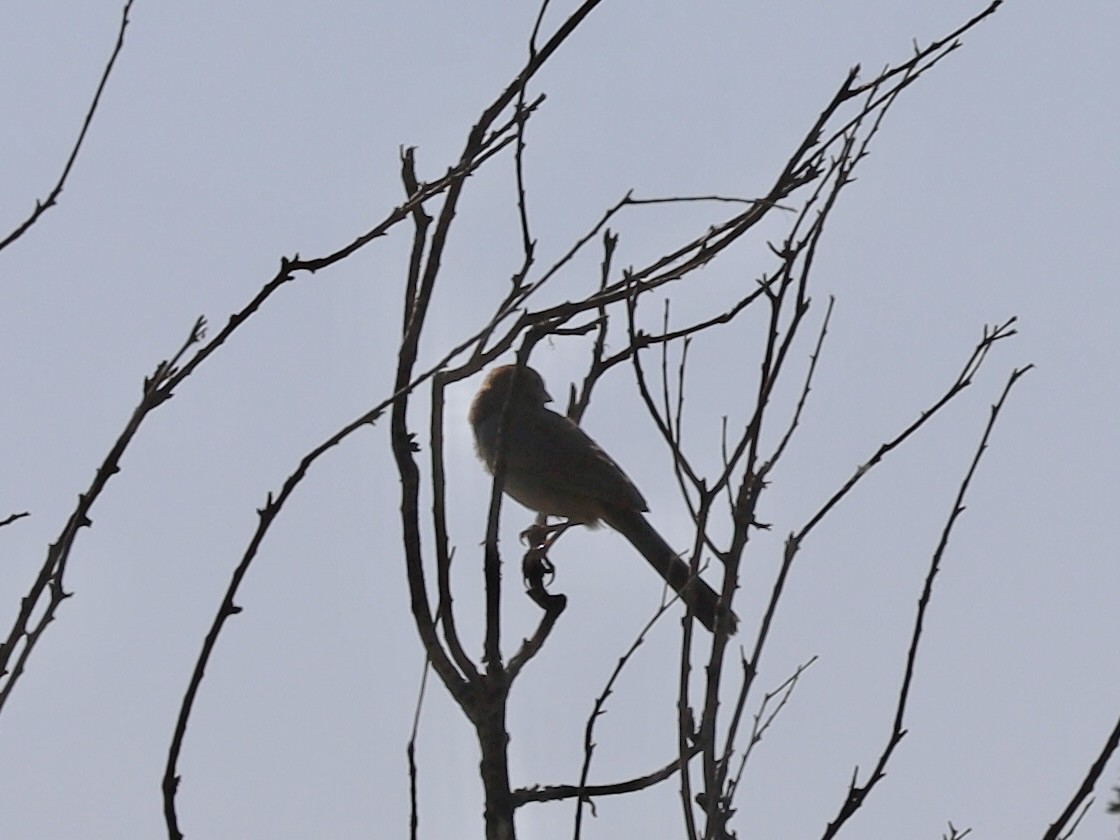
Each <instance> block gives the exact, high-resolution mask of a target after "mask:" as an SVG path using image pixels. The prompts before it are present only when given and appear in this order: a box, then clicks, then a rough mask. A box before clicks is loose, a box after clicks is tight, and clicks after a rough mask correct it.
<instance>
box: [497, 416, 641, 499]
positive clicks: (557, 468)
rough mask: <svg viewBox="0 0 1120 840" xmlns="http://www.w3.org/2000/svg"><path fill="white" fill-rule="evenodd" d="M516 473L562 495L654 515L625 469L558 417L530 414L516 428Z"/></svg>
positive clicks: (511, 448)
mask: <svg viewBox="0 0 1120 840" xmlns="http://www.w3.org/2000/svg"><path fill="white" fill-rule="evenodd" d="M509 431H510V434H509V439H508V441H507V444H506V445H507V449H506V458H507V459H508V463H509V465H510V467H511V468H516V469H517V470H519V471H531V473H535V474H538V475H541V476H546V477H547V481H548V483H549V485H550V486H551V487H552V488H553V489H554V490H556V491H558V492H562V493H565V494H568V495H571V496H578V497H582V498H585V499H589V500H595V501H597V502H602V503H603V504H604V505H608V506H612V507H621V508H629V509H633V510H648V507H647V506H646V500H645V499H644V498H642V494H641V493H640V492H639V491H638V488H637V487H635V486H634V482H632V481H631V480H630V479H629V477H628V476H627V475H626V473H624V472H623V471H622V468H621V467H619V466H618V464H616V463H615V462H614V460H613V459H612V458H611V457H610V456H609V455H608V454H607V453H606V452H604V451H603V449H602V447H600V446H599V444H597V443H596V442H595V441H594V440H592V439H591V438H590V437H589V436H588V435H587V433H586V432H584V431H583V429H581V428H580V427H579V426H577V425H576V424H575V423H573V422H572V421H571V420H569V419H568V418H567V417H563V416H561V415H559V414H557V413H555V412H553V411H549V410H548V409H545V408H540V409H537V410H535V411H531V412H525V414H524V415H523V416H518V417H517V418H516V420H515V422H512V423H510V430H509Z"/></svg>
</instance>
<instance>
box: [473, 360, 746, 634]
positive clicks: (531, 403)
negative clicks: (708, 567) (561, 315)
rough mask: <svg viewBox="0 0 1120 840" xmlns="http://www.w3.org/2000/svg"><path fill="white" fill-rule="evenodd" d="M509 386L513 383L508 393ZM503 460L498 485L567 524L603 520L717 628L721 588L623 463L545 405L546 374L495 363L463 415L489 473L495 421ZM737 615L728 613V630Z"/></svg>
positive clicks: (494, 449)
mask: <svg viewBox="0 0 1120 840" xmlns="http://www.w3.org/2000/svg"><path fill="white" fill-rule="evenodd" d="M511 387H512V388H513V390H512V393H511V390H510V389H511ZM507 399H508V405H509V408H508V413H507V414H506V419H505V424H504V427H503V428H502V431H501V447H502V450H503V455H504V463H505V484H504V487H503V489H504V491H505V493H506V494H507V495H509V496H511V497H512V498H513V499H515V500H516V501H517V502H519V503H521V504H522V505H524V506H525V507H527V508H529V509H530V510H533V511H536V512H537V513H540V514H544V515H545V516H558V517H563V518H565V519H567V520H568V524H569V525H586V526H588V527H589V528H596V527H598V526H599V525H600V524H601V523H606V524H607V525H609V526H610V527H611V528H613V529H614V530H615V531H617V532H618V533H620V534H621V535H622V536H624V537H625V538H626V539H627V540H628V541H629V542H630V544H631V545H632V546H634V548H635V549H637V550H638V552H639V553H640V554H641V555H642V556H643V557H644V558H645V559H646V560H647V561H648V562H649V564H650V565H651V566H652V567H653V568H654V570H655V571H656V572H657V573H658V574H659V575H661V577H662V578H663V579H664V580H665V582H666V583H667V584H669V586H671V587H672V588H673V589H674V590H675V591H676V592H677V593H678V594H679V595H680V597H681V600H682V601H684V603H685V604H686V605H687V606H688V607H689V609H690V610H691V611H692V614H693V615H695V616H696V618H697V619H699V621H700V623H701V624H703V625H704V627H706V628H707V629H708V630H709V631H710V632H713V633H714V632H715V630H716V626H717V621H716V619H717V615H718V606H719V596H718V595H717V594H716V593H715V591H714V590H713V589H712V588H711V587H710V586H708V584H707V583H705V582H704V581H703V580H701V579H700V578H699V577H697V576H696V575H694V574H693V573H692V570H691V569H690V568H689V565H688V564H687V563H685V562H684V561H683V560H682V559H681V558H680V557H679V556H678V555H677V553H676V552H675V551H673V549H672V548H670V546H669V544H668V543H667V542H665V540H664V539H662V537H661V535H660V534H659V533H658V532H657V530H656V529H655V528H654V527H653V525H651V524H650V522H649V520H648V519H646V517H645V513H646V511H648V510H649V506H648V505H647V504H646V500H645V498H644V497H643V496H642V494H641V492H640V491H639V490H638V488H637V487H636V486H635V485H634V482H633V481H631V480H630V478H629V476H627V475H626V473H625V472H623V471H622V468H621V467H619V466H618V464H616V463H615V462H614V460H613V459H612V458H611V457H610V456H609V455H608V454H607V453H606V452H605V451H604V450H603V448H602V447H601V446H599V444H597V443H596V442H595V441H594V440H592V439H591V437H590V436H588V434H587V433H586V432H584V431H583V429H581V428H580V427H579V426H578V425H576V424H575V423H573V422H572V421H571V420H570V419H568V418H567V417H565V416H563V415H561V414H557V413H556V412H555V411H552V410H550V409H549V408H546V404H547V403H549V402H551V401H552V397H550V396H549V394H548V390H547V389H546V388H545V384H544V379H542V378H541V375H540V374H539V373H537V371H535V370H533V368H531V367H522V368H521V369H520V372H518V369H517V365H501V366H499V367H495V368H493V369H492V370H491V371H490V372H489V373H488V374H487V376H486V379H485V380H484V381H483V383H482V387H481V388H480V389H479V390H478V393H477V394H476V395H475V397H474V401H473V402H472V403H471V408H470V413H469V417H468V419H469V420H470V424H471V427H472V428H473V430H474V439H475V446H476V449H477V450H478V456H479V458H480V459H481V460H482V461H483V463H484V464H485V465H486V468H487V469H488V470H489V471H490V472H491V473H493V472H494V470H495V468H496V467H497V461H498V448H499V439H498V438H499V426H500V425H501V424H502V414H503V411H504V410H505V407H506V403H507ZM735 625H736V618H735V615H734V614H733V613H731V614H729V620H728V625H727V626H728V630H729V632H731V633H734V632H735Z"/></svg>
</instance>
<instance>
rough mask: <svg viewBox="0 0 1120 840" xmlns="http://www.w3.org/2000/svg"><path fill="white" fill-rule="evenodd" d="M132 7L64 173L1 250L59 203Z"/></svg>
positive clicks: (1, 243) (123, 15) (123, 20)
mask: <svg viewBox="0 0 1120 840" xmlns="http://www.w3.org/2000/svg"><path fill="white" fill-rule="evenodd" d="M131 8H132V0H126V2H125V4H124V10H123V11H122V12H121V25H120V29H118V30H117V43H116V45H115V46H114V47H113V52H112V53H111V54H110V55H109V61H108V63H106V65H105V70H104V71H103V72H102V73H101V81H100V82H99V83H98V85H97V91H96V92H95V93H94V94H93V101H92V102H90V104H89V110H88V111H86V118H85V120H84V121H83V122H82V129H81V131H79V132H78V139H77V140H76V141H75V142H74V147H73V148H72V149H71V150H70V157H68V158H67V159H66V165H65V166H63V167H62V175H60V176H59V178H58V183H56V184H55V185H54V188H53V189H52V190H51V191H50V192H49V193H48V194H47V197H46V198H45V199H42V200H40V201H36V202H35V209H34V210H33V211H31V215H30V216H28V217H27V218H26V219H24V221H23V222H21V223H20V224H19V225H17V226H16V228H15V230H13V231H12V232H11V233H9V234H8V235H7V236H6V237H4V239H3V240H0V251H3V250H4V249H5V248H7V247H8V246H9V245H11V244H12V243H13V242H15V241H16V240H17V239H19V238H20V237H21V236H23V235H24V234H25V233H26V232H27V231H28V230H29V229H30V228H31V226H32V225H33V224H35V223H36V222H37V221H39V218H40V217H41V216H42V215H43V214H44V213H46V212H47V210H49V209H50V208H51V207H54V206H55V204H56V203H58V197H59V196H60V195H61V194H62V188H63V187H64V186H65V184H66V179H67V178H68V177H69V176H70V170H71V169H73V168H74V162H75V161H76V160H77V159H78V152H80V151H81V149H82V143H83V142H84V141H85V139H86V133H87V132H88V131H89V127H90V124H91V123H92V122H93V115H94V114H95V113H96V112H97V105H98V103H100V102H101V94H102V93H104V91H105V86H106V84H108V82H109V74H111V73H112V72H113V66H114V65H115V64H116V63H117V56H118V55H120V53H121V49H122V48H123V47H124V31H125V29H126V28H128V23H129V21H128V12H129V10H130V9H131Z"/></svg>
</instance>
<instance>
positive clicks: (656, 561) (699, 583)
mask: <svg viewBox="0 0 1120 840" xmlns="http://www.w3.org/2000/svg"><path fill="white" fill-rule="evenodd" d="M603 518H604V520H605V521H606V523H607V524H608V525H610V526H611V527H612V528H614V529H615V530H616V531H618V532H619V533H620V534H622V536H624V537H626V539H628V540H629V541H630V544H631V545H633V546H634V548H636V549H638V551H639V552H641V555H642V556H643V557H645V558H646V560H647V561H649V564H650V565H651V566H653V568H654V569H656V570H657V573H658V574H659V575H661V577H662V578H664V579H665V582H666V583H667V584H669V586H671V587H673V589H674V590H676V591H677V593H678V594H679V595H680V596H681V600H682V601H684V602H685V604H687V605H688V608H689V609H690V610H692V614H693V615H695V616H696V617H697V618H698V619H699V620H700V623H701V624H703V625H704V626H705V627H706V628H708V630H709V631H710V632H712V633H714V632H715V627H716V614H717V607H718V603H719V596H718V595H717V594H716V593H715V590H713V589H712V588H711V587H710V586H708V584H706V583H705V582H704V581H703V580H702V579H700V578H699V577H696V576H694V575H693V574H692V570H691V569H690V568H689V566H688V564H687V563H685V562H684V561H683V560H681V558H680V557H678V556H677V553H676V552H675V551H673V549H672V548H670V547H669V544H668V543H667V542H665V540H663V539H662V538H661V535H660V534H659V533H657V531H656V530H655V529H654V527H653V526H652V525H650V524H649V520H647V519H646V518H645V516H643V515H642V514H641V513H640V512H639V511H636V510H611V511H609V512H608V513H607V515H606V516H604V517H603ZM729 618H730V622H729V630H730V632H732V633H734V632H735V630H736V625H737V624H738V618H737V617H736V615H735V614H734V613H731V615H730V616H729Z"/></svg>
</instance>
